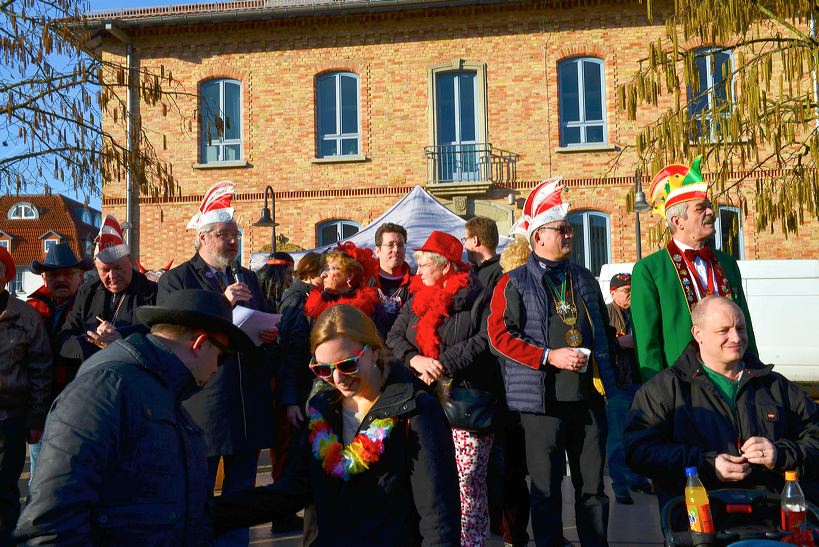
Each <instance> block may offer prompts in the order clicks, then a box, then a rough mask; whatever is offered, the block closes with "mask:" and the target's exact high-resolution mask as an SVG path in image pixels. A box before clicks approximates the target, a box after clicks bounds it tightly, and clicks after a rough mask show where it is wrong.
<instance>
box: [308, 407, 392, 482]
mask: <svg viewBox="0 0 819 547" xmlns="http://www.w3.org/2000/svg"><path fill="white" fill-rule="evenodd" d="M307 412H308V414H309V416H310V423H309V425H308V427H309V429H310V435H309V437H308V438H309V440H310V445H311V446H312V448H313V456H315V458H316V459H317V460H318V461H319V462H321V467H322V468H323V469H324V470H325V471H326V472H327V473H328V474H330V475H332V476H333V477H338V478H340V479H342V480H345V481H348V480H350V477H352V476H353V475H357V474H359V473H361V472H363V471H366V470H367V469H369V468H370V464H372V463H375V462H377V461H378V458H379V456H381V454H382V453H383V452H384V441H385V440H387V437H389V436H390V431H391V430H392V428H393V426H394V425H395V418H379V419H377V420H373V421H372V423H371V424H370V427H368V428H367V429H366V430H364V431H362V432H361V433H359V434H358V435H356V436H355V438H354V439H353V442H351V443H350V444H349V446H346V447H343V446H342V445H341V443H340V442H339V440H338V436H337V435H336V434H335V433H333V430H332V429H330V424H329V423H327V420H325V419H324V416H322V415H321V413H319V411H317V410H316V409H315V408H313V407H309V408H308V409H307Z"/></svg>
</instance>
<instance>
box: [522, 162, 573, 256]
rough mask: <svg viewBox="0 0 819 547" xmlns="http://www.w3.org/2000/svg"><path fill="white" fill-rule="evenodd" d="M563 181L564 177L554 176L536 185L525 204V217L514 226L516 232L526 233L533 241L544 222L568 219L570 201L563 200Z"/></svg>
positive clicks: (564, 188)
mask: <svg viewBox="0 0 819 547" xmlns="http://www.w3.org/2000/svg"><path fill="white" fill-rule="evenodd" d="M562 181H563V177H554V178H551V179H549V180H545V181H543V182H541V183H540V184H538V185H537V186H535V189H534V190H532V193H530V194H529V197H528V198H526V203H525V204H524V205H523V218H521V219H520V220H519V221H518V223H517V224H515V226H514V228H513V230H514V231H515V232H516V233H520V234H523V233H525V234H526V238H527V239H528V240H529V241H532V234H534V233H535V230H537V229H538V228H540V227H541V226H543V225H544V224H548V223H550V222H557V221H559V220H566V216H567V215H568V214H569V203H568V202H564V201H563V196H562V194H563V191H564V190H566V187H565V186H564V185H563V184H561V182H562Z"/></svg>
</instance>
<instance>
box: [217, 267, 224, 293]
mask: <svg viewBox="0 0 819 547" xmlns="http://www.w3.org/2000/svg"><path fill="white" fill-rule="evenodd" d="M215 273H216V282H217V283H219V288H220V289H222V290H223V291H224V290H225V289H226V288H227V283H225V272H223V271H222V270H216V272H215Z"/></svg>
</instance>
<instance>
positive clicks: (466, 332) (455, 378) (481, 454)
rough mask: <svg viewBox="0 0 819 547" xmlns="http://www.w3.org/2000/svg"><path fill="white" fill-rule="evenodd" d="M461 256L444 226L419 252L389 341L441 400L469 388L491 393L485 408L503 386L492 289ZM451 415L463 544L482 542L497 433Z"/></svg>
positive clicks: (489, 408) (485, 394) (456, 242)
mask: <svg viewBox="0 0 819 547" xmlns="http://www.w3.org/2000/svg"><path fill="white" fill-rule="evenodd" d="M462 255H463V245H462V244H461V242H460V241H459V240H458V239H457V238H455V237H453V236H451V235H449V234H445V233H443V232H438V231H434V232H432V233H431V234H430V236H429V238H428V239H427V241H426V242H425V243H424V245H423V247H421V248H420V249H416V250H415V261H416V263H417V264H418V273H417V275H416V276H415V278H414V279H413V280H412V281H411V282H410V294H411V295H412V296H411V298H410V300H409V302H407V304H406V305H405V306H404V307H402V308H401V312H400V313H399V314H398V319H397V320H396V321H395V324H394V325H393V327H392V329H391V330H390V333H389V336H388V337H387V347H388V348H389V349H390V350H391V351H392V353H393V355H394V356H395V357H396V358H397V359H400V360H401V361H403V362H404V364H406V365H407V366H408V367H410V368H411V369H412V370H414V371H415V373H416V374H417V375H418V376H419V377H420V378H421V380H423V381H424V382H425V383H427V384H434V383H436V382H437V383H438V386H437V387H438V392H439V393H441V396H442V398H447V397H448V395H447V392H448V393H449V394H454V393H455V391H454V390H458V393H464V391H463V389H462V388H468V389H470V390H472V391H470V393H473V394H479V395H481V396H482V398H483V399H485V401H486V405H485V406H484V407H481V408H482V409H483V410H485V411H487V413H491V412H492V409H493V407H494V405H495V404H496V401H497V398H498V395H499V393H500V391H501V378H500V372H499V369H498V365H497V361H496V360H495V358H494V357H493V356H492V355H491V354H490V352H489V344H488V341H487V339H486V336H485V327H484V326H485V325H486V317H485V316H486V314H488V311H489V297H490V296H491V295H490V294H489V293H487V292H485V291H484V290H483V287H482V286H481V284H480V281H478V278H477V277H476V276H474V275H471V272H470V267H469V265H467V264H466V263H464V262H463V261H462V259H461V257H462ZM447 385H449V388H446V387H445V386H447ZM448 406H449V408H450V409H453V408H454V406H453V405H451V404H450V405H448ZM474 414H477V413H474ZM449 417H450V422H451V423H452V424H453V427H452V437H453V440H454V442H455V457H456V460H457V466H458V478H459V482H460V493H461V545H464V546H473V545H478V546H480V545H484V543H485V542H486V536H487V533H488V530H489V515H488V508H487V491H486V472H487V466H488V463H489V455H490V452H491V450H492V441H493V438H494V434H493V433H491V432H489V431H478V429H477V424H472V425H475V429H472V428H470V429H467V425H466V424H464V423H462V420H460V418H465V416H464V415H461V414H460V413H458V412H450V413H449ZM456 418H458V419H456ZM463 421H468V419H466V420H463ZM483 427H486V424H483Z"/></svg>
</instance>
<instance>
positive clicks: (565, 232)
mask: <svg viewBox="0 0 819 547" xmlns="http://www.w3.org/2000/svg"><path fill="white" fill-rule="evenodd" d="M538 229H539V230H554V231H555V232H557V233H559V234H560V235H562V236H570V235H572V234H574V228H572V227H571V225H569V224H562V225H560V226H541V227H540V228H538Z"/></svg>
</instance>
